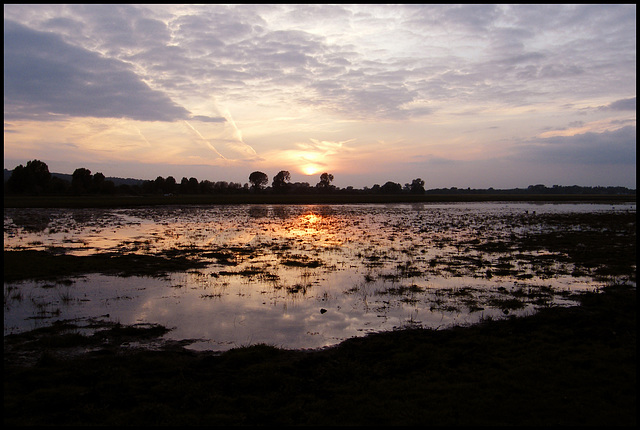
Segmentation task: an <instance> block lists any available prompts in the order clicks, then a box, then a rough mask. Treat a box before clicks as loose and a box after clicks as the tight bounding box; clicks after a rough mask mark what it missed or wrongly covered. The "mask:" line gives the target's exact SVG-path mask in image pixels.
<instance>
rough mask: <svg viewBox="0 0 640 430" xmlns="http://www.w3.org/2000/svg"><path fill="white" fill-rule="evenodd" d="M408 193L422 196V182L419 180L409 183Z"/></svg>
mask: <svg viewBox="0 0 640 430" xmlns="http://www.w3.org/2000/svg"><path fill="white" fill-rule="evenodd" d="M410 191H411V192H412V193H415V194H424V181H423V180H422V179H420V178H416V179H414V180H413V181H411V188H410Z"/></svg>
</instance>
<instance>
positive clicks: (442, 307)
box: [4, 202, 635, 350]
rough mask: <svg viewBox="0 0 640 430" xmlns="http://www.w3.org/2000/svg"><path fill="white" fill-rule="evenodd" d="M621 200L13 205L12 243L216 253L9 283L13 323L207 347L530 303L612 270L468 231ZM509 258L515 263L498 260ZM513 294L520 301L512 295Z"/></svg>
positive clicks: (302, 344)
mask: <svg viewBox="0 0 640 430" xmlns="http://www.w3.org/2000/svg"><path fill="white" fill-rule="evenodd" d="M619 210H625V211H627V210H632V211H635V203H634V204H626V205H624V204H617V205H615V206H612V205H608V204H584V203H582V204H567V203H565V204H543V203H500V202H496V203H464V204H461V203H458V204H427V203H419V204H393V205H380V204H378V205H374V204H371V205H287V206H282V205H256V206H250V205H237V206H206V207H205V206H189V207H153V208H136V209H98V210H89V209H27V210H25V209H20V210H17V209H16V210H13V209H5V211H4V249H5V250H8V249H39V250H52V251H56V252H64V253H67V254H72V255H90V254H95V253H106V252H110V253H113V252H115V253H137V254H155V253H159V252H163V251H167V250H175V251H176V252H178V253H179V252H189V253H194V251H196V252H195V255H196V256H198V257H201V258H204V259H206V260H207V261H208V262H209V264H208V266H207V267H206V268H204V269H198V270H187V271H185V272H181V273H172V274H169V275H167V276H158V277H143V276H130V277H118V276H106V275H98V274H89V275H85V276H82V277H76V278H67V279H64V280H60V281H57V282H52V281H48V282H40V281H39V282H35V281H24V282H19V283H5V310H4V326H5V335H6V334H9V333H15V332H20V331H25V330H29V329H33V328H37V327H41V326H45V325H49V324H51V323H52V322H53V321H56V320H67V319H89V318H101V319H105V320H109V321H117V322H120V323H122V324H133V323H156V324H162V325H165V326H167V327H169V328H172V331H171V332H170V333H169V334H168V335H166V338H169V339H175V340H182V339H194V341H193V343H192V344H191V345H190V347H191V348H194V349H209V350H225V349H229V348H231V347H236V346H244V345H250V344H256V343H268V344H272V345H276V346H280V347H285V348H318V347H323V346H328V345H333V344H336V343H338V342H340V341H342V340H344V339H346V338H349V337H353V336H360V335H363V334H365V333H367V332H376V331H383V330H392V329H394V328H399V327H406V326H424V327H448V326H451V325H454V324H469V323H474V322H477V321H479V320H481V319H483V318H496V317H501V316H503V315H505V314H522V313H531V312H534V310H535V308H536V307H538V306H548V305H550V304H552V303H554V304H563V303H570V302H569V301H568V300H567V299H566V298H565V295H564V293H566V292H571V291H576V290H588V289H594V288H597V287H600V286H601V285H602V282H598V281H594V280H593V279H591V278H589V277H586V276H580V277H576V276H571V273H572V271H571V268H570V267H562V265H561V264H560V263H550V267H545V268H544V270H543V269H541V268H540V267H535V265H532V264H531V260H527V259H522V258H519V259H518V258H515V257H513V255H511V254H512V253H511V252H509V251H508V250H505V251H504V252H492V253H483V252H479V251H478V250H477V249H474V248H473V247H470V246H469V243H477V242H481V241H484V240H488V239H505V238H508V237H510V236H511V235H521V234H527V233H530V232H531V231H532V229H535V230H536V231H539V230H540V229H544V228H546V227H545V226H544V224H536V223H530V222H524V221H525V220H527V219H529V217H535V216H537V215H541V214H544V213H573V212H575V213H589V212H600V211H619ZM505 262H506V264H507V265H508V266H509V267H511V268H512V269H513V270H511V271H510V272H509V273H508V274H506V275H502V276H491V275H490V274H489V273H490V271H491V269H493V271H494V272H495V267H500V264H505ZM488 268H489V269H488ZM516 296H517V297H518V298H519V300H520V304H521V306H515V307H514V306H509V305H508V303H509V302H508V301H509V300H510V299H513V298H514V297H516Z"/></svg>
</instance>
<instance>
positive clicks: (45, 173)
mask: <svg viewBox="0 0 640 430" xmlns="http://www.w3.org/2000/svg"><path fill="white" fill-rule="evenodd" d="M50 182H51V173H49V167H48V166H47V165H46V164H45V163H43V162H42V161H40V160H32V161H29V162H27V165H26V167H25V166H23V165H22V164H20V165H19V166H17V167H16V168H15V169H13V173H12V174H11V177H10V178H9V180H8V181H7V188H8V189H9V191H11V192H13V193H16V194H43V193H45V192H46V191H48V190H49V184H50Z"/></svg>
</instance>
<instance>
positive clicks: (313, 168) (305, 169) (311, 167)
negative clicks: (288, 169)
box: [301, 164, 322, 176]
mask: <svg viewBox="0 0 640 430" xmlns="http://www.w3.org/2000/svg"><path fill="white" fill-rule="evenodd" d="M321 169H322V168H321V167H320V166H318V165H317V164H306V165H304V166H302V168H301V170H302V173H304V174H305V175H308V176H311V175H315V174H317V173H319V172H320V170H321Z"/></svg>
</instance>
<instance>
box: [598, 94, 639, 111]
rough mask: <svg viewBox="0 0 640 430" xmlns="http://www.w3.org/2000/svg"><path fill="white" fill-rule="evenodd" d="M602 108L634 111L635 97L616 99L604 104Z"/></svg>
mask: <svg viewBox="0 0 640 430" xmlns="http://www.w3.org/2000/svg"><path fill="white" fill-rule="evenodd" d="M602 109H604V110H615V111H635V110H636V98H635V97H631V98H628V99H622V100H616V101H615V102H613V103H611V104H608V105H607V106H604V107H603V108H602Z"/></svg>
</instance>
